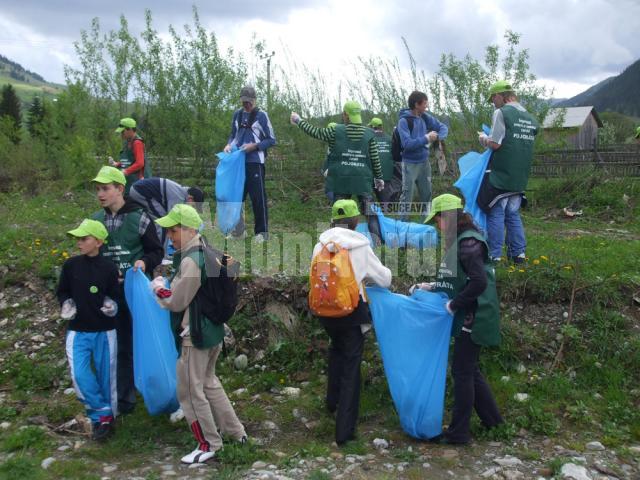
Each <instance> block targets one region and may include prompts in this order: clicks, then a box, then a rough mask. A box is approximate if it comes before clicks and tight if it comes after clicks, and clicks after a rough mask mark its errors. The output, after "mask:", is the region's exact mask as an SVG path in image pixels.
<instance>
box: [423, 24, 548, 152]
mask: <svg viewBox="0 0 640 480" xmlns="http://www.w3.org/2000/svg"><path fill="white" fill-rule="evenodd" d="M504 38H505V41H506V49H505V51H504V52H501V50H500V47H499V46H498V45H489V46H488V47H487V48H486V51H485V57H484V61H483V62H480V61H479V60H477V59H475V58H473V57H471V56H470V55H466V56H465V57H464V58H462V59H460V58H457V57H456V56H454V55H453V54H448V55H442V58H441V59H440V66H439V70H438V72H437V73H436V74H435V76H434V77H433V79H432V80H431V81H430V82H429V87H430V93H431V99H432V101H431V103H432V108H433V110H434V111H435V112H436V113H439V114H441V115H444V116H446V117H448V118H449V121H450V124H451V125H450V126H451V135H450V139H451V140H453V141H456V142H457V143H458V144H470V145H476V144H477V142H476V141H475V139H476V137H477V135H476V132H477V131H478V130H480V127H481V125H482V124H483V123H485V124H488V125H490V124H491V115H492V113H493V105H492V104H491V103H489V102H488V100H487V92H488V91H489V87H490V86H491V84H493V83H494V82H496V81H498V80H508V81H509V82H511V85H512V86H513V88H514V89H515V91H516V93H517V95H518V98H519V100H520V102H521V103H522V104H523V105H524V106H525V108H527V110H529V112H531V113H532V114H533V115H534V116H536V117H537V118H538V120H539V121H540V122H542V120H543V119H544V117H545V115H546V112H547V111H548V109H549V105H548V102H546V101H545V100H543V97H545V96H546V95H547V90H546V89H545V88H544V87H540V86H538V85H536V83H535V81H536V76H535V75H534V74H533V73H531V72H530V67H529V52H528V50H527V49H524V50H522V49H520V48H519V45H520V35H519V34H518V33H515V32H511V31H507V32H506V33H505V35H504Z"/></svg>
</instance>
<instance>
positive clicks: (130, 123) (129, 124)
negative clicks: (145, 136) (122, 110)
mask: <svg viewBox="0 0 640 480" xmlns="http://www.w3.org/2000/svg"><path fill="white" fill-rule="evenodd" d="M125 128H136V121H135V120H134V119H133V118H122V119H120V123H119V124H118V128H116V133H121V132H122V131H123V130H124V129H125Z"/></svg>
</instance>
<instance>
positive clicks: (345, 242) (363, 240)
mask: <svg viewBox="0 0 640 480" xmlns="http://www.w3.org/2000/svg"><path fill="white" fill-rule="evenodd" d="M318 240H319V241H320V243H322V244H323V245H327V244H330V243H332V242H333V243H337V244H338V245H340V246H341V247H342V248H345V249H347V250H354V249H356V248H361V247H366V246H368V245H369V239H368V238H367V237H365V236H364V235H363V234H361V233H360V232H356V231H355V230H349V229H348V228H342V227H334V228H330V229H329V230H326V231H324V232H323V233H322V234H321V235H320V238H319V239H318ZM328 249H329V251H330V252H332V251H335V249H334V248H333V246H332V245H329V247H328Z"/></svg>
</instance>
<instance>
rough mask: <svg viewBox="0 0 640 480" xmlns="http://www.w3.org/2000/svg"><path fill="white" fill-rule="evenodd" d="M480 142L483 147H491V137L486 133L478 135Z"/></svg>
mask: <svg viewBox="0 0 640 480" xmlns="http://www.w3.org/2000/svg"><path fill="white" fill-rule="evenodd" d="M478 141H479V142H480V145H482V146H483V147H488V146H489V137H488V136H487V134H486V133H484V132H480V133H478Z"/></svg>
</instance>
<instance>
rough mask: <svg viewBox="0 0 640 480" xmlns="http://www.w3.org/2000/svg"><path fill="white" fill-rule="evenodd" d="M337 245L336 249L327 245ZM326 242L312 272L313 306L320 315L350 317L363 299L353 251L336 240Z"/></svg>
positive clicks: (310, 283) (313, 310)
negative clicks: (353, 264) (352, 258)
mask: <svg viewBox="0 0 640 480" xmlns="http://www.w3.org/2000/svg"><path fill="white" fill-rule="evenodd" d="M330 244H333V245H334V247H335V252H330V251H329V249H328V248H327V245H330ZM327 245H323V247H322V250H320V251H319V252H318V253H317V254H316V256H315V257H313V260H312V261H311V270H310V272H309V308H310V309H311V311H312V312H313V314H314V315H317V316H319V317H346V316H347V315H349V314H350V313H351V312H353V311H354V310H355V308H356V307H357V306H358V302H359V301H360V289H359V288H358V282H357V281H356V277H355V275H354V273H353V267H352V266H351V260H350V259H349V250H347V249H346V248H342V247H341V246H340V245H338V244H337V243H334V242H330V243H328V244H327Z"/></svg>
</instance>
